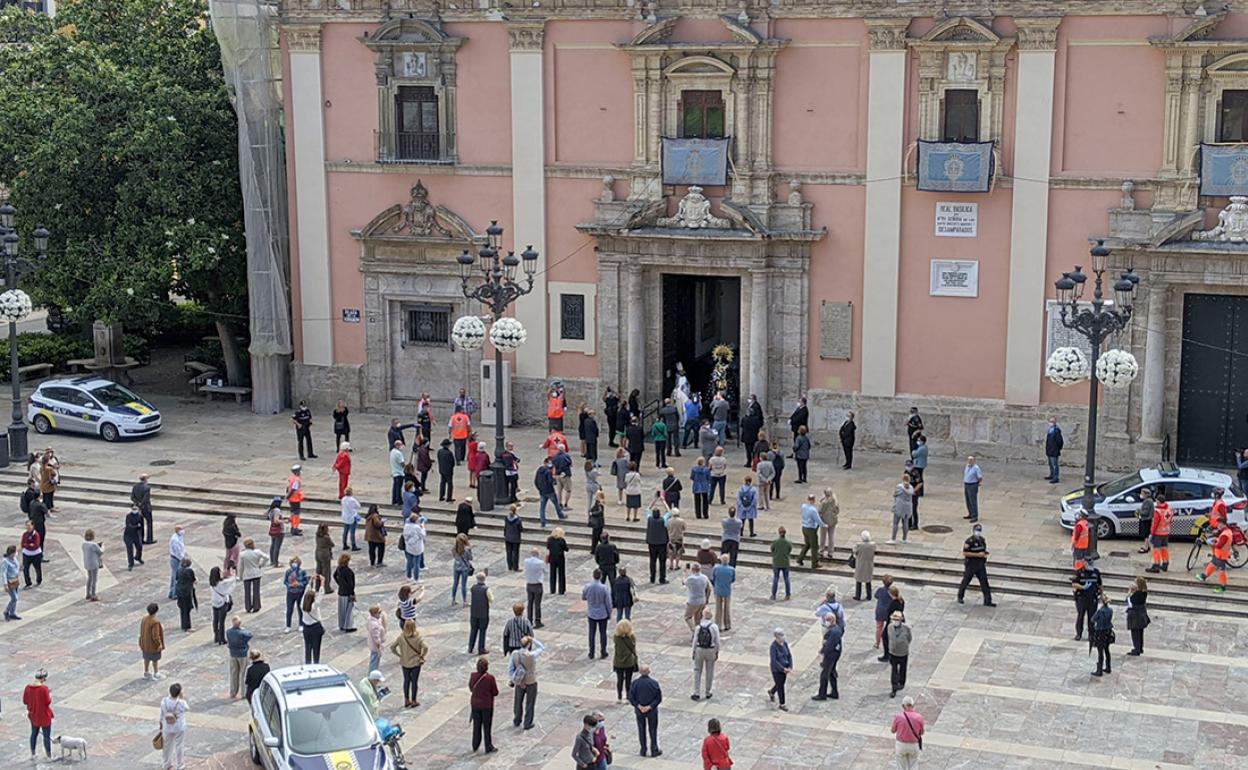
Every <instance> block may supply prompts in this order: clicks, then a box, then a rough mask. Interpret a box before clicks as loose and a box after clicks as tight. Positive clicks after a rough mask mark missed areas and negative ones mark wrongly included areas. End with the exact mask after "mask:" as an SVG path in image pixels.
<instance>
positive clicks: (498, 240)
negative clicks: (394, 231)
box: [456, 220, 537, 503]
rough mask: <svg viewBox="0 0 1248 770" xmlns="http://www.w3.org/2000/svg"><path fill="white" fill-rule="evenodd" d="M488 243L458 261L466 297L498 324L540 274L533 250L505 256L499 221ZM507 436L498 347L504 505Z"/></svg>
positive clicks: (496, 465) (497, 476)
mask: <svg viewBox="0 0 1248 770" xmlns="http://www.w3.org/2000/svg"><path fill="white" fill-rule="evenodd" d="M485 233H486V236H487V239H488V240H487V242H486V243H485V245H483V246H482V247H481V250H480V251H478V252H477V256H476V257H473V256H472V254H471V253H470V252H469V251H468V250H467V249H464V253H463V254H460V255H459V256H458V257H457V258H456V261H458V262H459V275H460V278H461V280H462V282H463V291H464V296H465V297H467V298H468V299H475V300H477V301H478V302H480V303H481V304H483V305H485V306H486V307H488V308H489V309H490V313H491V314H492V315H493V316H494V319H495V320H498V319H499V318H502V316H503V313H504V312H506V310H507V306H508V305H510V304H511V303H512V302H514V301H515V300H516V299H518V298H519V297H523V296H524V295H525V294H528V293H529V292H531V291H533V274H534V273H535V272H537V252H536V251H534V250H533V247H532V246H527V247H526V248H525V250H524V251H523V252H522V253H521V254H520V256H519V257H517V256H516V253H515V252H514V251H508V252H507V255H506V256H502V238H503V228H501V227H499V225H498V221H497V220H494V221H491V222H490V226H489V227H488V228H486V230H485ZM473 263H476V264H477V266H478V267H479V269H480V270H481V276H482V281H481V283H479V284H477V285H476V286H470V285H469V281H470V280H471V279H472V266H473ZM522 263H523V266H524V283H523V284H522V283H520V282H518V281H517V276H516V268H517V267H520V266H521V264H522ZM506 442H507V439H506V435H505V434H504V432H503V351H502V350H500V349H499V347H498V346H497V345H495V346H494V460H493V462H492V463H491V464H490V468H491V470H493V472H494V500H495V501H496V502H497V503H501V502H502V501H503V500H505V499H507V498H506V497H505V496H506V494H507V491H506V490H507V474H506V469H505V468H504V467H503V460H502V454H503V451H504V449H505V447H506Z"/></svg>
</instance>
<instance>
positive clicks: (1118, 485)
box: [1096, 471, 1143, 497]
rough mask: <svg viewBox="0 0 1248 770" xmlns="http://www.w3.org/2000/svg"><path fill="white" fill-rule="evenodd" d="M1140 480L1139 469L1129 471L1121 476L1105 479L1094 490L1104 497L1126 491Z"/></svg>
mask: <svg viewBox="0 0 1248 770" xmlns="http://www.w3.org/2000/svg"><path fill="white" fill-rule="evenodd" d="M1142 480H1143V479H1141V478H1140V474H1139V471H1136V472H1135V473H1129V474H1127V475H1126V476H1123V477H1122V478H1117V479H1114V480H1113V481H1106V482H1105V483H1104V484H1101V485H1100V486H1098V487H1097V488H1096V491H1097V492H1098V493H1099V494H1102V495H1104V496H1105V497H1113V496H1114V495H1120V494H1122V493H1123V492H1126V491H1127V490H1128V489H1130V488H1131V487H1134V486H1135V485H1136V484H1139V483H1140V482H1141V481H1142Z"/></svg>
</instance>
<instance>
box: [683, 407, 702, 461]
mask: <svg viewBox="0 0 1248 770" xmlns="http://www.w3.org/2000/svg"><path fill="white" fill-rule="evenodd" d="M701 416H702V405H701V404H700V403H699V402H698V394H696V393H695V394H693V398H691V399H689V400H688V401H686V402H685V435H684V438H682V439H681V441H680V445H681V447H682V448H683V447H687V446H690V445H692V446H693V448H694V449H697V448H698V429H699V427H700V426H699V423H700V422H701V421H700V420H699V419H698V418H699V417H701Z"/></svg>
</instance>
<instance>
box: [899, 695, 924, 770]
mask: <svg viewBox="0 0 1248 770" xmlns="http://www.w3.org/2000/svg"><path fill="white" fill-rule="evenodd" d="M923 729H924V725H923V715H922V714H920V713H919V712H917V711H915V710H914V698H911V697H910V696H909V695H907V696H906V697H904V698H902V699H901V713H900V714H898V715H896V716H895V717H893V727H892V733H893V735H894V736H896V739H897V744H896V748H895V753H896V755H897V768H898V770H916V768H917V767H918V766H919V752H920V751H922V750H923Z"/></svg>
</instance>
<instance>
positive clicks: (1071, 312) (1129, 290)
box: [1054, 241, 1140, 559]
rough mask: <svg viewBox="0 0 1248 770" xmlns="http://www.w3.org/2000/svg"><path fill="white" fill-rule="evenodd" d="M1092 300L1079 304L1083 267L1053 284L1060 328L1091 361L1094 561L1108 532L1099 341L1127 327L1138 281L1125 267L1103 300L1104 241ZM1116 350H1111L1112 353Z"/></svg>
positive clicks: (1096, 254) (1088, 494)
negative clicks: (1104, 525)
mask: <svg viewBox="0 0 1248 770" xmlns="http://www.w3.org/2000/svg"><path fill="white" fill-rule="evenodd" d="M1091 254H1092V274H1093V276H1094V280H1093V284H1092V287H1093V288H1092V300H1091V302H1087V303H1082V304H1081V303H1080V300H1081V298H1082V297H1083V291H1084V287H1085V285H1086V284H1087V281H1088V276H1087V275H1085V274H1084V272H1083V267H1082V266H1080V265H1076V266H1075V269H1074V271H1073V272H1069V273H1062V277H1061V278H1059V279H1058V280H1057V281H1056V282H1055V284H1054V285H1055V286H1056V288H1057V300H1058V304H1059V305H1060V306H1061V319H1062V326H1065V327H1066V328H1067V329H1071V330H1073V331H1076V332H1078V333H1079V335H1080V336H1081V337H1083V338H1084V339H1086V340H1087V341H1088V343H1089V345H1090V350H1091V353H1092V360H1091V362H1090V365H1089V376H1090V380H1091V383H1090V385H1089V387H1088V446H1087V455H1086V458H1085V460H1084V468H1083V510H1084V511H1085V512H1086V513H1087V516H1088V521H1089V522H1091V524H1092V527H1091V530H1092V542H1091V543H1090V545H1091V546H1092V547H1091V548H1090V549H1089V550H1090V552H1091V553H1090V554H1089V557H1090V559H1094V558H1097V555H1096V541H1097V540H1098V539H1099V538H1100V537H1102V536H1105V535H1108V534H1109V532H1103V533H1102V532H1100V531H1099V530H1100V522H1099V521H1098V520H1097V515H1096V510H1095V506H1096V411H1097V400H1098V399H1097V396H1098V390H1099V385H1100V379H1101V375H1100V373H1099V372H1098V371H1097V363H1098V360H1099V359H1100V356H1101V342H1102V341H1104V339H1105V338H1106V337H1108V336H1110V335H1111V334H1113V333H1115V332H1118V331H1121V330H1122V329H1124V328H1126V326H1127V324H1128V323H1130V321H1131V313H1132V310H1133V309H1134V308H1133V305H1132V301H1133V299H1134V294H1135V287H1136V285H1137V284H1138V283H1139V282H1140V278H1139V276H1137V275H1136V274H1135V271H1134V269H1132V268H1128V269H1127V271H1126V272H1125V273H1122V275H1121V276H1120V277H1119V278H1118V280H1116V281H1114V284H1113V290H1114V294H1115V296H1116V300H1107V299H1106V298H1105V293H1104V288H1105V285H1104V284H1105V278H1104V276H1105V272H1106V271H1107V270H1108V269H1109V254H1110V250H1109V249H1108V248H1107V247H1106V246H1105V242H1104V241H1097V242H1096V246H1094V247H1092V252H1091ZM1114 352H1115V351H1110V353H1114Z"/></svg>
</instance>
